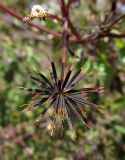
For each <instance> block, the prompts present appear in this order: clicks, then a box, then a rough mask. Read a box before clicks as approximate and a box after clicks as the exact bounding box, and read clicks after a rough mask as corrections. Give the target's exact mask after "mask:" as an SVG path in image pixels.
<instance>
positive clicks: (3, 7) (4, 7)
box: [0, 3, 61, 38]
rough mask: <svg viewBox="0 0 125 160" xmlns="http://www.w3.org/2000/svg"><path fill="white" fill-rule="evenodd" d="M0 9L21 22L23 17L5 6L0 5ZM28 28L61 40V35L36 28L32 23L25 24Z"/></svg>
mask: <svg viewBox="0 0 125 160" xmlns="http://www.w3.org/2000/svg"><path fill="white" fill-rule="evenodd" d="M0 8H1V9H3V10H4V11H6V12H7V13H9V14H10V15H12V16H13V17H16V18H17V19H19V20H21V21H22V22H23V17H22V16H20V15H19V14H17V13H16V12H14V11H12V10H11V9H9V8H8V7H7V6H5V5H4V4H2V3H0ZM27 24H28V25H29V26H32V27H34V28H36V29H38V30H39V31H41V32H46V33H49V34H51V35H53V36H54V37H56V38H61V34H60V33H58V32H54V31H52V30H50V29H46V28H44V27H41V26H38V25H36V24H34V23H32V22H28V23H27Z"/></svg>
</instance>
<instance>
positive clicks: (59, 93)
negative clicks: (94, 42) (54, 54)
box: [21, 59, 103, 134]
mask: <svg viewBox="0 0 125 160" xmlns="http://www.w3.org/2000/svg"><path fill="white" fill-rule="evenodd" d="M50 64H51V70H50V75H51V80H49V79H48V78H46V77H45V76H44V75H43V74H42V73H41V72H37V73H35V75H32V76H31V79H32V80H33V81H35V82H37V83H39V84H40V87H37V88H35V89H33V88H23V87H21V88H22V89H24V90H25V91H28V92H29V93H31V94H32V95H33V96H35V98H36V97H37V100H34V102H33V103H31V104H29V105H28V107H27V108H34V107H36V106H39V105H42V104H43V103H45V102H47V101H48V102H49V104H48V105H47V106H46V107H45V108H44V109H43V111H42V113H41V116H40V117H41V118H42V116H43V115H44V114H45V113H46V112H47V111H48V109H49V108H53V121H52V124H51V126H52V127H51V128H52V132H51V134H53V133H54V129H55V127H56V126H55V124H56V118H57V116H60V118H61V124H62V125H63V124H64V122H65V120H67V123H68V126H69V128H70V129H71V130H72V131H73V132H74V134H75V131H74V129H73V126H72V122H71V119H72V118H71V116H70V115H71V113H74V114H75V115H76V116H77V117H78V118H79V120H80V121H82V123H83V125H84V126H86V127H89V125H88V124H86V123H85V121H84V117H86V114H85V112H84V109H85V106H89V107H94V108H96V109H98V110H100V109H99V108H100V106H98V105H96V104H94V103H91V102H89V101H88V100H87V98H86V94H87V95H88V94H89V93H99V92H100V91H102V89H103V88H102V87H100V88H80V89H77V88H76V87H75V85H76V84H77V83H78V82H79V81H80V80H82V79H84V78H85V77H86V75H87V74H84V73H82V69H79V70H78V71H77V72H76V73H74V72H73V68H72V66H70V67H69V69H68V68H67V67H66V63H65V61H64V60H63V59H62V60H61V76H60V77H59V78H58V77H57V71H56V67H55V64H54V62H53V61H51V60H50ZM66 70H67V71H66ZM41 118H40V119H41ZM40 119H38V120H37V121H36V122H38V123H39V121H40Z"/></svg>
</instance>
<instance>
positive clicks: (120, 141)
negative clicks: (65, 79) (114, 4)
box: [0, 0, 125, 160]
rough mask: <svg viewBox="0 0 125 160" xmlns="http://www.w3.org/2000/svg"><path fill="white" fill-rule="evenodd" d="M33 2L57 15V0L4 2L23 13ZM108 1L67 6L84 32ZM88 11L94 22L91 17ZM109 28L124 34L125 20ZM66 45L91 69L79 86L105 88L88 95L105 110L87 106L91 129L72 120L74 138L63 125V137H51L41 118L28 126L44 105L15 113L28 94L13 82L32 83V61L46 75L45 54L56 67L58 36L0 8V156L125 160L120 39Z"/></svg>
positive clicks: (50, 24)
mask: <svg viewBox="0 0 125 160" xmlns="http://www.w3.org/2000/svg"><path fill="white" fill-rule="evenodd" d="M0 2H3V1H2V0H0ZM36 3H37V4H40V5H43V6H44V7H45V8H47V9H48V10H49V11H51V12H52V13H54V14H57V15H59V14H61V13H60V8H59V4H58V1H57V0H53V1H49V0H37V1H35V0H34V1H33V0H25V1H24V0H22V1H21V0H13V1H11V0H6V1H4V4H6V5H7V6H8V7H9V8H10V9H12V10H13V11H15V12H17V13H19V14H20V15H22V16H25V15H27V14H28V13H29V11H30V9H31V7H32V5H34V4H36ZM110 5H111V2H110V1H105V4H104V1H101V0H100V1H99V2H98V1H95V2H94V3H93V1H89V0H88V1H86V0H81V4H80V5H79V6H77V7H74V8H72V9H71V19H72V21H73V23H74V25H75V26H77V28H78V30H79V31H80V32H81V33H82V34H83V35H84V33H88V34H89V33H90V32H91V33H92V32H93V33H94V32H96V31H97V30H98V28H97V27H96V24H97V23H98V22H99V21H100V19H101V18H100V17H102V18H103V16H104V15H105V14H106V13H107V12H108V10H109V9H110ZM90 11H91V12H90ZM92 12H93V16H95V17H96V18H97V22H95V21H93V16H92ZM119 12H120V9H119ZM121 14H123V13H121ZM34 23H36V24H37V25H40V26H44V27H46V28H49V29H52V30H55V31H60V30H61V25H59V24H58V22H57V21H52V20H51V19H49V18H48V19H47V21H45V22H42V21H39V20H34ZM114 30H115V31H117V32H122V33H125V21H123V22H122V24H118V25H116V28H115V29H114ZM71 47H72V49H73V50H74V52H75V53H76V54H77V55H78V56H83V57H84V58H85V59H86V68H87V69H88V70H90V71H92V72H93V74H92V75H91V76H90V77H89V78H87V79H86V80H85V81H84V82H83V83H81V86H84V85H85V86H86V85H87V86H94V85H101V86H104V87H105V92H104V93H101V94H100V95H94V96H93V97H92V100H93V102H95V103H98V104H101V105H102V106H103V111H104V114H101V113H99V112H97V111H94V110H92V109H88V111H87V115H88V121H89V123H90V124H91V125H92V126H93V128H92V129H85V128H84V127H83V126H82V124H81V123H80V122H79V121H77V119H76V120H75V122H74V128H75V130H76V133H77V139H75V138H74V137H73V136H72V133H71V131H70V130H68V129H67V128H66V129H64V133H63V137H61V136H60V135H58V134H56V135H55V137H54V138H53V137H51V136H50V127H49V124H48V120H47V119H48V118H47V117H46V116H44V117H43V121H42V122H41V124H40V126H38V127H34V126H33V122H34V121H35V120H36V118H37V117H38V115H39V113H41V109H42V107H44V106H41V107H38V109H37V110H35V111H34V112H31V111H27V112H23V113H21V112H20V106H21V105H23V104H26V103H29V102H30V100H31V97H30V96H28V95H26V94H25V93H24V92H22V91H21V90H20V89H19V88H18V86H24V87H31V86H33V85H34V84H33V83H32V81H31V80H30V73H31V71H32V70H34V69H35V67H36V65H38V66H39V67H40V68H41V71H42V72H43V73H44V74H45V75H48V71H47V68H48V60H47V55H49V56H51V57H54V59H55V61H56V63H57V66H59V57H60V40H59V39H57V38H54V37H53V36H51V35H50V34H46V33H41V32H39V31H38V30H36V29H34V28H31V27H29V26H28V25H24V24H23V23H22V22H21V21H19V20H17V19H16V18H14V17H12V16H11V15H9V14H7V13H6V12H4V11H2V10H0V160H31V159H32V160H125V123H124V122H125V39H117V38H114V39H109V40H107V38H104V39H100V40H98V41H96V42H92V43H88V44H83V45H77V44H71ZM68 57H69V60H68V61H69V63H72V64H73V65H74V66H75V67H76V68H79V67H83V65H84V63H83V61H82V60H79V59H76V58H75V57H73V56H71V55H70V54H69V55H68Z"/></svg>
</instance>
